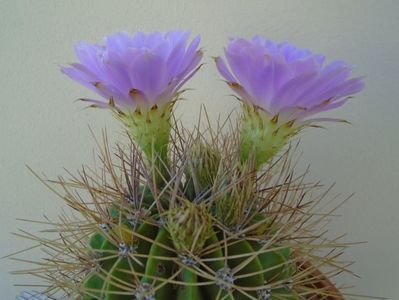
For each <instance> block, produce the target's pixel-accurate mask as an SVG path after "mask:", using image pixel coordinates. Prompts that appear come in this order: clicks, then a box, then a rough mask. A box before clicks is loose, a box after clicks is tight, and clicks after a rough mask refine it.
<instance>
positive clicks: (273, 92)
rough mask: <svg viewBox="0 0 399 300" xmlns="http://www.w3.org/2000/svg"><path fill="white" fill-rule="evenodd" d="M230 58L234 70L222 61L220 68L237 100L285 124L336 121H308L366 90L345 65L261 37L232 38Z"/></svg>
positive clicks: (228, 59) (226, 51)
mask: <svg viewBox="0 0 399 300" xmlns="http://www.w3.org/2000/svg"><path fill="white" fill-rule="evenodd" d="M225 56H226V59H227V62H228V65H229V66H230V70H231V71H230V70H229V68H228V67H227V65H226V63H225V62H224V60H223V59H222V58H220V57H218V58H216V65H217V68H218V70H219V72H220V73H221V75H222V76H223V77H224V78H225V79H226V81H227V83H228V84H229V86H230V87H231V88H232V89H233V90H234V91H235V92H236V93H237V94H238V96H239V97H240V98H241V99H242V100H243V101H245V102H247V103H252V104H254V105H256V106H258V107H260V108H262V109H263V110H265V111H266V112H268V113H269V114H270V115H271V116H276V115H278V117H279V118H280V120H281V119H283V120H284V121H290V120H301V121H304V120H305V119H306V120H307V122H306V123H310V122H312V121H318V120H321V121H329V120H335V119H327V118H324V119H308V117H310V116H312V115H314V114H316V113H319V112H322V111H326V110H330V109H334V108H337V107H340V106H341V105H343V104H344V103H345V102H346V100H347V99H348V96H350V95H353V94H355V93H357V92H359V91H360V90H362V89H363V86H364V83H363V80H362V79H361V78H352V79H350V76H351V71H352V68H351V66H349V65H348V64H346V63H345V62H343V61H334V62H331V63H329V64H327V65H326V64H325V57H324V56H322V55H315V54H313V53H312V52H311V51H310V50H307V49H300V48H297V47H296V46H294V45H292V44H290V43H280V44H278V43H274V42H273V41H271V40H267V39H265V38H263V37H260V36H255V37H254V38H253V39H252V40H246V39H243V38H238V39H231V40H230V43H229V44H228V46H227V49H225Z"/></svg>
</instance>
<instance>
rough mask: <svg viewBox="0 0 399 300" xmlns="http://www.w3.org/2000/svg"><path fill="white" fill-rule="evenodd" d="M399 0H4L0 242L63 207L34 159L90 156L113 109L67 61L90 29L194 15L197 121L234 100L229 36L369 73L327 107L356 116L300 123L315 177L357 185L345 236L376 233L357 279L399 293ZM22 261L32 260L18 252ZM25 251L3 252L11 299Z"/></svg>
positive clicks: (46, 168)
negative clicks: (66, 71) (287, 46)
mask: <svg viewBox="0 0 399 300" xmlns="http://www.w3.org/2000/svg"><path fill="white" fill-rule="evenodd" d="M398 12H399V1H397V0H393V1H387V0H380V1H366V0H364V1H360V0H357V1H353V0H352V1H227V0H226V1H211V0H208V1H204V0H202V1H170V0H169V1H148V0H147V1H132V0H131V1H127V0H126V1H99V0H92V1H78V0H74V1H55V0H54V1H40V0H37V1H22V0H9V1H6V0H1V1H0V41H1V42H0V43H1V46H0V144H1V145H0V165H1V167H0V201H1V210H0V256H3V255H6V254H8V253H10V252H12V251H16V250H17V249H21V248H22V247H25V246H27V245H29V243H28V242H27V241H23V240H20V239H17V238H15V237H13V236H11V235H10V234H9V232H11V231H16V230H17V229H18V228H20V227H21V228H27V227H30V226H29V225H26V224H23V223H21V222H17V221H16V218H18V217H20V218H31V219H34V218H41V217H42V215H44V214H45V215H48V216H55V215H56V214H57V213H58V212H59V211H60V210H61V208H62V207H63V203H62V202H61V201H60V200H59V199H57V198H56V197H55V196H54V195H53V194H51V193H50V192H49V191H47V190H46V189H45V188H44V187H43V186H42V185H41V184H40V183H39V182H38V181H37V180H36V179H35V178H34V177H33V176H32V174H31V173H30V172H29V171H28V170H27V168H26V167H25V164H29V165H30V166H31V167H33V168H34V169H35V170H37V171H39V172H42V171H43V172H44V173H45V174H46V175H48V176H50V177H55V176H57V175H58V174H65V172H64V171H63V167H65V168H67V169H70V170H75V169H77V168H79V167H80V165H81V164H82V163H89V164H90V162H91V161H92V155H93V149H94V147H95V145H94V141H93V139H92V138H91V135H90V133H89V130H88V124H90V126H91V127H92V128H93V129H94V131H95V132H97V133H99V132H100V129H101V128H103V127H104V126H107V128H108V130H109V132H110V133H111V135H113V136H114V137H115V138H118V134H119V133H118V132H119V128H118V126H117V124H116V122H115V121H114V120H113V119H112V117H111V116H110V114H108V113H107V112H103V111H94V110H83V107H84V105H83V104H81V103H74V100H75V99H77V98H78V97H82V96H91V93H89V91H87V90H86V89H85V88H83V87H81V86H79V85H77V84H76V83H74V82H72V81H71V80H69V79H67V78H66V77H65V76H63V75H61V73H60V72H59V65H60V64H65V63H68V62H72V61H74V60H75V58H74V54H73V50H72V46H73V44H74V43H75V42H77V41H79V40H88V41H92V42H98V41H100V40H101V38H102V36H103V35H105V34H111V33H113V32H115V31H118V30H128V31H131V32H132V31H136V30H145V31H151V30H161V31H165V30H169V29H174V28H182V29H191V30H192V32H193V33H200V34H201V35H202V46H203V47H204V48H205V50H206V58H205V61H206V62H207V63H208V64H207V65H206V66H205V67H204V68H203V69H202V70H201V72H200V73H199V74H198V75H197V76H196V77H195V78H194V79H193V80H191V82H190V83H189V86H190V87H193V88H195V90H194V91H192V92H190V94H189V98H190V101H186V102H183V103H181V104H180V106H179V108H178V115H180V116H181V118H182V119H183V120H184V122H186V124H191V123H192V122H193V120H195V119H196V115H197V113H198V111H199V108H200V105H201V104H206V106H207V108H208V110H209V112H210V116H211V118H216V116H217V115H218V114H219V113H222V114H223V115H226V114H227V113H228V112H229V111H230V110H231V109H233V108H234V107H237V103H236V102H235V101H234V100H233V99H232V98H230V97H228V96H227V94H229V93H230V92H229V91H228V90H227V88H226V87H225V85H224V84H223V83H222V82H221V81H220V80H219V79H220V77H219V76H218V74H217V72H216V68H215V66H214V65H213V62H212V60H211V59H210V56H214V55H218V54H221V53H222V47H223V45H224V44H225V43H226V40H227V37H228V36H244V37H251V36H252V35H254V34H262V35H265V36H268V37H270V38H272V39H275V40H279V41H283V40H288V41H291V42H293V43H296V44H298V45H300V46H303V47H308V48H311V49H313V50H314V51H316V52H320V53H324V54H326V55H327V57H328V58H329V59H345V60H347V61H349V62H351V63H353V64H354V65H356V74H357V75H365V76H366V82H367V88H366V90H365V91H364V92H363V93H361V94H360V95H358V96H357V97H356V99H355V100H353V101H351V102H350V103H349V104H348V105H346V106H345V107H344V108H342V109H340V110H339V111H335V112H332V113H330V114H329V115H330V116H334V117H338V116H339V117H345V118H347V119H349V120H350V121H352V123H353V124H354V126H343V125H339V126H338V125H330V126H328V128H329V129H328V130H310V131H308V132H306V133H305V134H304V135H302V146H301V149H302V150H303V153H304V154H303V159H302V166H306V165H308V164H311V168H312V178H315V179H316V178H317V179H321V180H322V181H323V182H324V183H326V184H331V183H332V182H336V188H335V192H336V193H342V195H343V196H346V195H349V194H350V193H352V192H355V196H354V197H353V198H352V199H351V201H350V202H348V203H347V204H346V205H345V206H344V207H343V208H342V209H341V210H340V213H341V214H342V217H340V218H339V219H336V220H335V221H334V222H333V223H332V224H331V231H332V233H331V234H333V233H339V232H348V237H347V238H346V240H348V241H350V240H352V241H353V240H356V241H365V240H367V241H368V244H366V245H359V246H355V247H353V248H351V249H349V250H348V251H347V254H346V256H345V258H346V259H347V260H355V261H356V264H355V265H354V266H353V268H352V269H353V270H354V271H355V272H356V273H357V274H359V275H360V276H361V277H362V279H360V280H353V279H348V278H347V277H343V278H340V279H338V282H339V283H341V284H349V285H351V284H356V287H355V288H354V289H352V290H351V291H352V292H354V293H362V294H368V295H373V296H385V297H388V298H390V299H398V286H397V285H398V283H399V279H398V278H399V270H398V269H399V254H398V253H399V217H398V214H399V199H398V194H399V183H398V178H399V176H398V174H399V158H398V153H399V138H398V126H399V121H398V111H399V105H398V101H399V99H398V88H399V80H398V78H399V76H398V74H399V68H398V67H399V62H398V55H399V36H398V35H399V18H397V14H398ZM19 266H21V265H19ZM15 268H16V265H15V264H14V263H12V262H10V261H7V260H0V292H1V294H0V299H5V300H6V299H13V298H14V295H15V294H16V293H17V292H18V291H19V290H20V288H18V287H13V284H16V283H21V282H24V283H28V282H29V281H28V279H26V278H16V277H11V276H10V275H9V274H8V272H9V271H11V270H13V269H15Z"/></svg>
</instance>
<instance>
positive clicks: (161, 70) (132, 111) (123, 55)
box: [62, 31, 202, 167]
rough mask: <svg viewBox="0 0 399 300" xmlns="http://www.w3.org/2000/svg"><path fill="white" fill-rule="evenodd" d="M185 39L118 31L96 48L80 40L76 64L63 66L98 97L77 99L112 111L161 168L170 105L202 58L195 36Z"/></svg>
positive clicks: (181, 34) (178, 34)
mask: <svg viewBox="0 0 399 300" xmlns="http://www.w3.org/2000/svg"><path fill="white" fill-rule="evenodd" d="M189 35H190V33H189V32H182V31H170V32H167V33H165V34H162V33H159V32H152V33H143V32H137V33H135V34H133V35H129V34H128V33H126V32H119V33H115V34H113V35H111V36H107V37H105V38H104V43H103V44H101V45H97V44H89V43H85V42H80V43H78V44H77V45H76V47H75V52H76V56H77V57H78V59H79V61H80V62H79V63H74V64H71V65H70V67H63V68H62V72H63V73H65V74H66V75H68V76H69V77H70V78H72V79H74V80H76V81H77V82H79V83H80V84H82V85H84V86H86V87H88V88H89V89H91V90H93V91H95V92H96V93H97V94H99V95H100V96H101V98H102V99H100V100H97V99H81V100H83V101H87V102H90V103H91V104H92V105H91V106H92V107H101V108H110V109H112V111H114V112H115V113H116V115H117V117H118V118H119V119H120V120H121V121H122V122H123V123H124V124H125V125H126V126H127V127H128V128H129V131H130V133H131V135H132V136H133V138H134V139H135V140H136V141H137V143H138V144H139V145H140V146H141V148H142V149H143V151H144V152H145V153H146V155H147V158H149V159H151V158H150V157H151V156H153V155H154V154H155V155H156V156H160V157H161V159H162V160H164V161H163V162H160V165H163V164H164V163H165V161H166V159H167V158H166V156H165V155H166V154H165V153H166V147H167V144H168V141H169V134H170V122H169V119H170V113H171V111H172V108H173V104H174V102H175V101H176V100H177V99H178V97H179V95H180V93H181V92H182V91H181V87H182V86H183V84H184V83H185V82H186V81H187V80H189V79H190V78H191V77H192V76H193V75H194V74H195V72H196V71H197V70H198V69H199V63H200V61H201V59H202V52H201V50H199V49H198V46H199V42H200V37H199V36H196V37H195V38H194V39H193V40H192V41H191V42H190V43H188V40H189ZM154 150H155V151H154ZM154 152H155V153H154ZM158 167H159V166H158Z"/></svg>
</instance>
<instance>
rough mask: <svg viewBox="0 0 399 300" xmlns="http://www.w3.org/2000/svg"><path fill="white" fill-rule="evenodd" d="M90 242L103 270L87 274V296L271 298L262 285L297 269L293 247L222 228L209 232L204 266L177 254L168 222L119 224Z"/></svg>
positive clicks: (88, 299)
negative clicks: (273, 246) (268, 246)
mask: <svg viewBox="0 0 399 300" xmlns="http://www.w3.org/2000/svg"><path fill="white" fill-rule="evenodd" d="M121 228H123V229H121ZM122 231H127V232H132V236H133V238H131V240H127V238H126V236H129V235H128V234H127V233H123V232H122ZM111 236H114V237H119V238H121V240H123V241H125V242H126V241H127V242H129V241H130V243H131V245H132V247H133V248H132V251H131V252H128V251H125V252H123V251H122V250H126V249H124V248H122V249H121V246H119V248H118V247H117V246H116V245H115V242H112V241H110V240H109V237H111ZM151 241H152V242H151ZM89 244H90V246H91V248H92V250H94V251H96V252H97V253H99V255H98V257H99V259H98V263H99V265H100V267H101V269H100V270H98V271H97V272H92V273H89V274H88V275H87V276H86V278H85V280H84V281H83V289H84V291H85V293H84V296H83V297H82V300H94V299H104V300H125V299H143V300H147V299H159V300H163V299H165V300H167V299H177V300H184V299H192V300H202V299H226V300H245V299H269V298H260V296H259V291H258V290H257V288H259V289H260V288H261V287H263V286H264V285H265V282H273V281H282V280H285V279H287V280H288V279H289V278H290V277H291V276H292V275H293V272H294V271H295V270H294V269H292V268H291V269H290V268H289V266H290V264H289V256H290V252H291V250H290V249H289V248H281V249H278V250H275V251H262V245H261V244H260V243H258V242H254V241H249V240H245V239H238V238H234V239H225V237H224V234H223V233H222V232H221V231H220V230H219V229H217V228H213V229H212V230H211V233H210V234H209V233H208V238H207V240H206V241H205V243H204V245H202V249H203V253H202V252H201V251H199V252H198V253H199V254H198V256H199V259H200V260H201V259H202V260H203V263H202V264H203V265H205V267H201V263H198V262H195V261H193V262H192V265H190V264H189V263H188V262H187V261H183V260H181V259H180V258H179V257H177V254H178V253H179V252H180V251H181V248H179V247H176V244H175V242H174V241H173V237H172V236H171V234H170V233H169V231H168V230H167V229H166V227H164V226H159V227H158V226H155V225H153V224H152V223H148V222H143V223H142V224H140V225H139V226H137V228H136V229H134V228H133V227H131V228H127V227H121V226H116V227H114V228H113V229H111V233H109V235H104V234H101V233H95V234H93V235H92V237H91V239H90V241H89ZM100 244H101V246H100ZM125 246H126V247H127V245H125ZM121 251H122V253H121ZM257 252H259V253H257ZM179 259H180V261H178V260H179ZM184 264H186V265H184ZM209 270H211V271H212V272H209ZM224 271H226V272H227V273H223V272H224ZM201 272H205V273H201ZM228 272H231V278H230V279H229V275H228V274H229V273H228ZM201 274H207V275H204V276H201ZM226 278H227V279H226ZM132 296H133V297H134V298H132ZM270 299H276V300H277V299H287V300H295V299H299V298H298V297H297V296H296V295H295V294H294V293H293V292H292V291H291V290H290V289H288V288H276V289H271V290H270Z"/></svg>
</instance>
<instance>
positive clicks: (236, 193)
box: [30, 128, 341, 300]
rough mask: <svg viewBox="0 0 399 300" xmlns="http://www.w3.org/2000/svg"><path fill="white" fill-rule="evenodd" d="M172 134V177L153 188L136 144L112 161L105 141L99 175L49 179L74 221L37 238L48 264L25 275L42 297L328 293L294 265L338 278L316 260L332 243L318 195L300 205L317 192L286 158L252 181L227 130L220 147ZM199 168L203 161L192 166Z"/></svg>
mask: <svg viewBox="0 0 399 300" xmlns="http://www.w3.org/2000/svg"><path fill="white" fill-rule="evenodd" d="M209 130H210V129H208V131H209ZM177 131H178V130H177V129H176V132H175V134H174V136H173V137H172V140H173V141H174V142H173V143H172V148H171V149H170V152H171V153H174V155H170V157H171V159H170V170H169V173H170V179H169V181H167V182H164V183H163V184H161V185H158V184H159V183H157V182H155V181H154V180H153V176H152V175H151V173H150V172H148V161H146V160H145V159H144V158H143V157H142V152H141V151H140V149H139V148H138V147H137V146H136V144H135V143H134V142H132V144H131V145H128V147H126V146H125V147H123V146H122V145H118V146H117V147H116V149H117V151H116V153H115V156H114V155H112V154H111V152H110V149H109V148H110V147H109V145H108V142H107V138H106V135H105V134H104V142H103V144H102V147H101V151H100V153H101V160H100V161H101V169H102V170H103V172H101V174H99V173H97V172H95V171H89V169H87V168H84V169H83V170H82V171H81V172H80V173H79V176H76V177H73V178H72V179H70V180H66V179H62V178H61V179H60V180H58V181H56V182H55V184H58V185H59V186H60V187H61V188H62V191H63V192H62V193H61V192H59V195H61V196H62V198H63V199H64V200H65V201H66V202H67V203H68V205H69V206H70V207H72V208H73V209H74V210H76V211H78V212H79V213H80V214H81V218H79V220H71V219H68V218H67V217H66V216H64V217H63V218H61V219H60V221H58V222H52V223H51V226H53V227H55V228H53V229H52V230H53V231H55V232H58V234H59V236H60V238H58V239H52V240H50V239H44V238H43V237H41V236H38V237H36V239H37V240H39V241H40V243H41V245H44V246H48V247H49V249H51V250H52V251H53V256H52V257H51V258H50V259H48V262H47V263H46V264H44V265H40V266H39V268H38V269H39V270H40V271H38V269H36V271H35V272H31V273H35V274H38V275H40V276H42V277H43V276H44V277H46V278H47V279H48V281H49V282H50V283H51V290H62V291H63V293H65V294H66V295H68V297H70V298H71V299H75V298H77V297H80V298H77V299H81V300H94V299H104V300H119V299H159V300H163V299H177V300H180V299H193V300H195V299H202V300H205V299H230V300H241V299H243V300H244V299H273V300H280V299H287V300H288V299H289V300H296V299H307V298H306V297H307V295H314V294H315V293H316V294H320V295H325V294H327V295H329V292H326V291H324V290H323V289H318V288H316V287H312V286H313V285H312V283H315V282H317V281H318V280H319V278H317V277H312V276H311V274H310V272H309V269H303V268H301V261H304V260H306V261H308V262H309V261H310V262H312V263H313V264H314V265H315V266H317V267H320V266H329V267H332V268H333V270H332V271H331V272H332V273H331V274H334V272H336V273H338V272H340V271H341V269H340V267H339V263H338V262H336V261H335V260H336V256H335V252H331V254H328V255H327V256H323V255H321V254H320V253H319V252H318V251H319V250H322V249H328V248H331V247H333V248H334V247H336V246H337V244H336V241H334V240H328V239H327V238H326V237H323V238H322V239H320V237H319V236H318V233H317V232H315V229H314V228H317V226H316V225H317V224H320V223H322V222H323V221H324V220H325V219H326V218H327V216H328V214H326V215H320V214H319V213H316V211H317V210H318V209H319V208H318V206H317V205H315V203H318V202H320V201H321V199H322V198H323V197H322V196H323V195H324V194H321V195H319V196H318V197H314V196H313V197H309V195H310V192H312V191H313V190H314V189H316V188H317V187H315V186H311V185H308V184H305V183H304V175H303V176H298V177H296V178H295V177H294V173H293V170H292V168H291V167H290V165H291V154H290V153H289V152H292V151H288V152H287V153H285V154H284V155H283V156H282V157H281V158H280V159H279V160H278V161H275V162H274V163H272V164H270V165H268V166H267V167H266V168H264V169H261V170H259V171H258V172H254V171H253V168H252V167H251V164H249V165H244V164H242V163H241V162H240V159H239V155H240V153H239V151H236V149H237V147H238V145H239V139H238V135H237V134H236V131H235V130H234V129H233V128H231V130H230V131H231V132H230V134H227V135H226V136H225V138H224V140H220V142H219V143H211V142H209V141H206V140H205V138H203V137H202V135H203V134H202V133H201V134H199V133H198V134H197V135H196V137H195V138H194V137H193V136H194V135H193V134H190V135H188V134H186V132H185V131H181V132H177ZM214 134H216V133H214ZM219 134H220V132H219ZM199 144H201V147H198V145H199ZM205 145H206V146H205ZM126 149H128V150H126ZM190 149H193V150H190ZM198 149H202V150H201V151H199V150H198ZM193 151H194V152H193ZM193 153H195V155H193ZM210 153H218V155H210ZM202 154H203V155H205V156H206V157H205V158H202V157H201V158H199V156H201V155H202ZM196 159H199V160H200V161H201V162H202V163H201V164H198V162H197V161H192V163H190V160H196ZM212 159H214V161H212ZM207 163H209V164H212V165H214V164H217V167H212V168H207V167H206V164H207ZM204 164H205V165H204ZM196 166H197V167H198V168H199V169H193V168H196ZM206 170H209V172H213V173H212V174H210V173H209V172H205V171H206ZM204 172H205V173H206V174H204ZM201 174H202V175H201ZM198 176H202V178H198ZM210 178H212V180H213V182H212V183H210V181H209V180H210ZM42 180H43V179H42ZM43 182H44V183H46V184H47V185H49V186H50V183H49V182H48V181H46V180H43ZM51 183H54V181H51ZM204 183H206V184H204ZM194 187H195V188H194ZM52 188H53V189H54V187H52ZM85 192H87V193H86V194H85ZM313 192H314V191H313ZM84 194H85V196H86V197H84V196H83V195H84ZM87 196H88V197H89V198H87ZM30 238H32V236H30ZM338 247H339V245H338ZM39 264H40V263H39Z"/></svg>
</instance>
